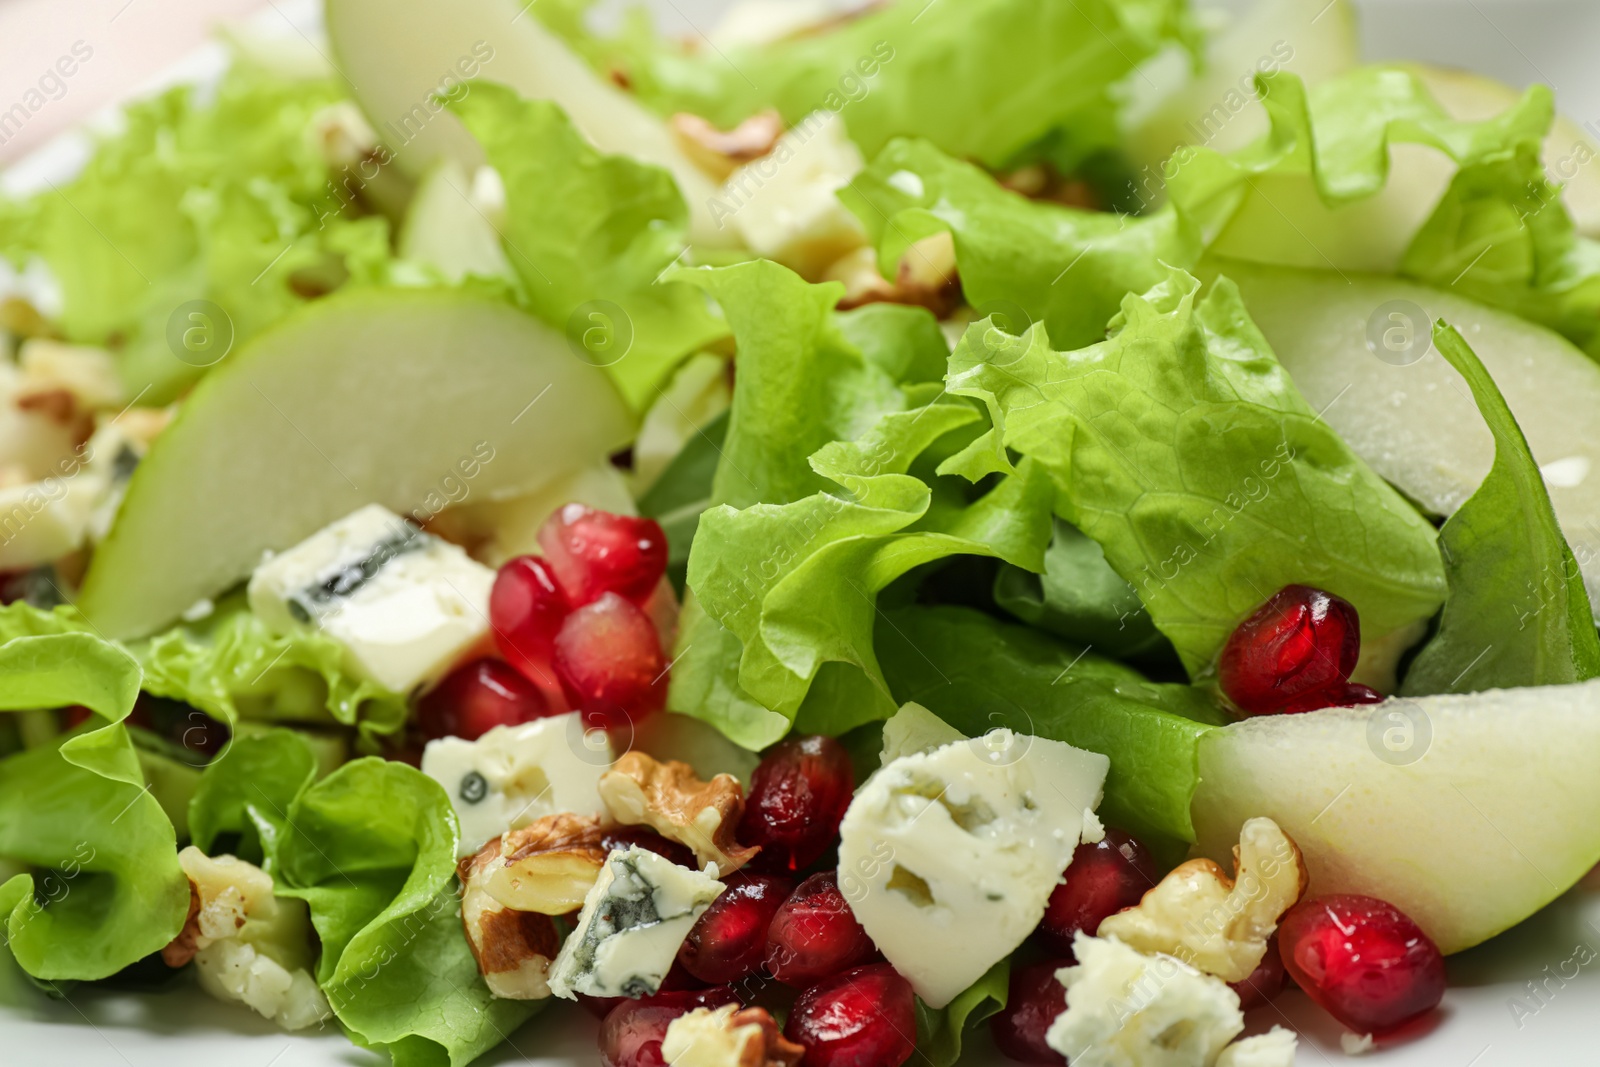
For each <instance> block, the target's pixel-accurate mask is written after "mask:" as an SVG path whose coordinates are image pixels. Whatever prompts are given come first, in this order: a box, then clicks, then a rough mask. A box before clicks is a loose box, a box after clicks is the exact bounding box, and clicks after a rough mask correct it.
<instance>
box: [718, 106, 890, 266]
mask: <svg viewBox="0 0 1600 1067" xmlns="http://www.w3.org/2000/svg"><path fill="white" fill-rule="evenodd" d="M864 165H865V164H864V163H863V161H862V158H861V151H860V149H858V148H856V146H855V144H854V143H852V142H851V140H850V138H849V137H848V136H846V134H845V129H844V122H843V120H841V119H840V118H839V116H838V115H837V114H834V113H832V112H828V111H817V112H814V113H812V114H810V115H807V116H806V117H805V118H803V119H801V120H800V121H799V122H797V123H795V125H794V127H793V128H792V129H790V130H789V131H788V132H787V133H785V134H784V135H783V136H782V137H780V138H779V139H778V143H777V144H776V145H775V146H774V147H773V149H772V151H771V152H770V153H768V154H767V155H765V156H762V157H761V158H760V159H757V160H753V161H751V162H749V163H746V164H745V165H744V166H742V167H740V168H739V169H738V170H736V171H734V172H733V173H732V174H731V175H729V177H728V180H727V182H726V184H724V185H723V187H722V189H721V191H720V192H718V194H717V195H716V196H715V197H713V198H712V200H711V204H710V209H711V216H712V219H713V220H714V221H715V222H716V223H717V225H718V226H719V227H726V226H730V225H731V226H732V227H733V228H734V229H735V230H737V231H738V232H739V235H740V236H741V237H742V238H743V239H744V242H745V244H746V245H748V246H749V247H750V250H751V251H752V252H755V253H756V254H758V255H761V256H764V257H766V258H767V259H774V260H777V261H778V262H779V263H782V264H783V265H784V266H786V267H790V268H792V269H794V270H795V271H797V272H799V273H800V274H802V275H804V276H805V277H807V278H816V277H819V276H820V275H821V273H822V271H823V269H824V268H825V267H827V266H828V264H830V263H832V262H833V261H834V260H836V259H838V258H839V257H840V256H843V255H845V254H847V253H849V252H851V251H853V250H855V249H857V248H859V247H861V246H862V245H864V244H866V241H867V234H866V230H864V229H863V228H862V226H861V221H860V220H859V219H857V218H856V217H855V215H854V214H853V213H851V211H850V209H849V208H847V207H845V206H844V204H843V203H842V202H840V200H839V198H838V197H837V196H836V195H835V194H836V193H837V192H838V191H839V190H840V189H842V188H843V187H844V186H846V185H848V184H849V183H850V180H851V179H852V178H854V177H855V176H856V174H857V173H859V172H860V171H861V169H862V167H863V166H864Z"/></svg>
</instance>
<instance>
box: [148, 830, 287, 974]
mask: <svg viewBox="0 0 1600 1067" xmlns="http://www.w3.org/2000/svg"><path fill="white" fill-rule="evenodd" d="M178 866H180V867H182V868H183V873H184V874H185V875H187V876H188V878H189V915H188V918H187V919H186V920H185V921H184V924H183V929H182V930H181V931H179V933H178V936H177V937H175V938H173V939H172V943H171V944H169V945H167V946H166V947H165V948H163V949H162V950H161V959H162V960H163V961H164V962H165V963H166V965H167V966H168V967H182V966H183V965H184V964H186V963H188V962H189V961H190V960H192V959H194V954H195V953H196V952H198V951H199V950H200V949H203V948H205V947H206V946H207V945H210V944H211V943H212V942H213V941H221V940H222V939H223V938H227V937H232V936H234V935H235V934H237V933H238V932H239V931H240V930H241V929H243V928H244V924H245V922H246V921H247V920H249V919H270V918H272V916H273V915H274V914H275V913H276V911H277V901H276V900H274V899H273V896H272V876H271V875H269V874H267V873H266V872H265V871H263V870H262V869H261V868H260V867H257V866H256V865H255V864H253V863H246V862H245V861H244V860H241V859H236V858H235V857H233V856H217V857H215V858H213V857H211V856H207V855H206V854H205V853H204V852H201V851H200V850H199V849H197V848H195V847H194V846H193V845H190V846H189V847H188V848H185V849H184V850H183V851H182V852H179V853H178Z"/></svg>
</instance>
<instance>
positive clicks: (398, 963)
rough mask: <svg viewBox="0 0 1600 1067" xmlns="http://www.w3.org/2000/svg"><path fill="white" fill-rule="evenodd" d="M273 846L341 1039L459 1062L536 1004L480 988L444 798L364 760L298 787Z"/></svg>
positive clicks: (413, 776)
mask: <svg viewBox="0 0 1600 1067" xmlns="http://www.w3.org/2000/svg"><path fill="white" fill-rule="evenodd" d="M285 825H286V830H285V832H284V833H283V835H282V836H281V838H280V839H279V841H278V844H277V871H278V875H279V880H280V888H279V892H280V893H281V894H283V895H284V896H292V897H298V898H300V899H302V900H304V901H306V903H307V904H308V905H309V906H310V908H311V921H312V924H313V925H314V926H315V927H316V931H317V934H318V936H319V937H320V938H321V941H322V956H321V958H320V959H319V960H318V962H317V974H316V977H317V981H318V983H319V984H320V985H321V987H322V990H323V992H324V993H326V994H327V997H328V1003H329V1004H330V1005H331V1006H332V1007H333V1010H334V1013H335V1014H336V1015H337V1016H338V1018H339V1021H340V1022H341V1023H343V1024H344V1026H345V1028H346V1029H347V1030H348V1031H349V1033H350V1034H351V1036H352V1038H353V1039H355V1040H356V1041H357V1042H358V1043H359V1044H361V1045H363V1046H365V1047H369V1048H380V1049H383V1050H385V1051H387V1052H388V1053H389V1054H390V1055H391V1056H392V1057H393V1059H394V1062H395V1064H396V1067H413V1065H416V1067H423V1065H427V1067H434V1065H440V1067H443V1065H448V1067H462V1065H464V1064H466V1063H469V1062H471V1061H472V1060H473V1059H475V1058H476V1057H477V1056H479V1055H481V1054H482V1053H483V1052H485V1051H487V1050H488V1049H490V1048H492V1047H493V1046H495V1045H497V1044H499V1043H500V1041H501V1040H503V1039H504V1038H505V1036H506V1035H507V1034H509V1033H510V1032H511V1030H513V1029H514V1028H515V1027H517V1026H518V1025H519V1024H520V1023H521V1022H522V1021H523V1020H524V1019H526V1018H528V1017H529V1016H530V1015H532V1014H533V1012H534V1011H535V1010H536V1008H537V1006H538V1005H537V1004H535V1003H531V1002H527V1001H516V1000H500V999H497V998H494V997H491V996H490V994H489V990H488V987H487V986H485V985H484V984H483V979H482V977H481V976H480V975H479V973H478V965H477V963H476V962H475V961H474V960H473V958H472V952H471V949H470V948H469V947H468V945H467V940H466V935H465V934H464V933H463V931H462V929H461V919H460V915H459V914H458V908H459V903H458V901H457V891H456V879H455V866H456V860H455V850H456V840H457V837H458V834H459V831H458V828H457V823H456V816H455V812H454V811H453V810H452V809H451V807H450V798H449V797H448V796H447V795H446V794H445V792H444V790H443V789H441V788H440V787H439V784H438V783H437V782H435V781H433V779H431V778H428V777H427V776H426V775H424V774H422V773H421V772H420V771H417V770H416V769H414V768H412V767H408V766H406V765H405V764H401V763H391V762H385V761H383V760H380V759H377V758H374V757H368V758H366V759H360V760H356V761H355V762H353V763H349V764H346V765H345V766H344V767H341V768H340V769H339V770H337V771H335V772H334V773H333V774H331V775H329V776H328V777H327V778H325V779H323V780H322V781H320V782H318V783H316V784H315V785H312V786H311V787H309V788H307V789H306V790H305V791H304V792H302V793H301V794H300V795H299V797H298V798H297V799H296V800H295V802H294V804H293V805H292V806H291V807H290V809H289V811H288V816H287V819H286V820H285Z"/></svg>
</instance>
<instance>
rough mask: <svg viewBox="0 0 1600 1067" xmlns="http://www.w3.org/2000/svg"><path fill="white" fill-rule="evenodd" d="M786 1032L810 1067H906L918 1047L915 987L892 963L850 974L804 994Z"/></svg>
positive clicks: (827, 981) (820, 983)
mask: <svg viewBox="0 0 1600 1067" xmlns="http://www.w3.org/2000/svg"><path fill="white" fill-rule="evenodd" d="M783 1033H784V1036H785V1037H787V1038H788V1039H789V1040H790V1041H793V1042H795V1043H797V1044H800V1045H804V1046H805V1050H806V1058H805V1064H804V1067H900V1064H902V1063H904V1062H906V1060H908V1059H910V1058H911V1053H912V1052H913V1051H914V1050H915V1048H916V1036H917V1013H916V1004H915V998H914V997H913V996H912V993H911V983H910V982H908V981H906V980H905V979H904V978H902V977H900V975H899V974H898V973H897V972H896V971H895V969H894V968H893V967H891V966H889V965H888V964H887V963H874V964H872V965H870V966H867V967H857V968H855V969H854V970H850V971H845V972H844V973H843V974H840V975H835V976H834V977H832V978H829V979H825V980H824V981H822V982H819V983H817V984H816V985H814V986H812V987H811V988H810V989H808V990H806V991H805V992H804V993H801V994H800V996H799V999H797V1000H796V1001H795V1002H794V1010H793V1011H791V1012H790V1013H789V1021H788V1023H787V1025H785V1026H784V1028H783Z"/></svg>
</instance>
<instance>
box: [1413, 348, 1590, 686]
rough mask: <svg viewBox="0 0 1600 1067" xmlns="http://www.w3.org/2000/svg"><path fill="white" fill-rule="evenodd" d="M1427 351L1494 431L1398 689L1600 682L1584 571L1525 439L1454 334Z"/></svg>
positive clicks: (1444, 536) (1445, 542)
mask: <svg viewBox="0 0 1600 1067" xmlns="http://www.w3.org/2000/svg"><path fill="white" fill-rule="evenodd" d="M1433 343H1434V347H1436V348H1437V349H1438V350H1439V354H1440V355H1441V356H1443V357H1444V358H1445V359H1446V360H1448V361H1449V363H1450V365H1451V366H1452V367H1454V368H1455V369H1456V370H1457V371H1459V372H1460V374H1461V376H1462V377H1463V378H1465V379H1466V380H1467V385H1468V386H1469V387H1470V388H1471V389H1472V396H1473V399H1474V400H1476V401H1477V404H1478V410H1479V411H1480V412H1482V414H1483V418H1484V421H1485V422H1487V423H1488V424H1489V429H1490V431H1491V432H1492V433H1493V434H1494V464H1493V466H1491V467H1490V469H1489V474H1488V476H1487V477H1485V478H1484V480H1483V484H1482V485H1480V486H1478V489H1477V491H1476V492H1474V493H1473V494H1472V496H1470V497H1468V498H1467V501H1466V503H1464V504H1462V505H1461V507H1460V508H1459V509H1457V510H1456V513H1455V514H1454V515H1452V516H1450V518H1449V519H1448V520H1447V521H1446V522H1445V524H1444V528H1443V529H1442V530H1440V532H1439V541H1440V545H1441V547H1442V548H1443V550H1444V557H1445V563H1446V567H1445V572H1446V575H1447V576H1448V578H1449V583H1450V593H1449V596H1448V597H1447V598H1446V600H1445V604H1444V615H1443V618H1442V619H1441V621H1440V624H1439V632H1438V633H1437V634H1436V635H1435V636H1434V638H1433V639H1432V640H1431V641H1429V642H1428V644H1427V645H1425V646H1424V647H1423V649H1422V651H1421V652H1420V653H1418V654H1417V658H1416V660H1415V661H1414V662H1413V663H1412V664H1411V669H1410V670H1409V671H1408V672H1407V674H1406V677H1405V684H1404V686H1403V687H1402V690H1401V691H1402V692H1403V693H1406V694H1408V695H1417V694H1426V693H1475V692H1479V691H1481V690H1484V689H1510V688H1514V687H1518V686H1531V685H1567V684H1570V683H1573V682H1581V681H1584V680H1586V679H1589V678H1593V677H1595V676H1597V675H1600V636H1597V635H1596V633H1595V624H1594V615H1593V613H1592V611H1591V609H1590V605H1589V594H1588V592H1587V591H1586V590H1585V589H1584V585H1583V574H1582V572H1581V571H1580V570H1579V569H1578V561H1577V559H1575V558H1574V557H1573V555H1572V549H1571V548H1569V547H1568V545H1567V541H1566V538H1564V537H1563V536H1562V535H1561V527H1560V526H1559V525H1558V524H1557V523H1556V517H1555V512H1554V511H1553V510H1552V508H1551V505H1550V494H1549V492H1548V491H1547V490H1546V489H1545V485H1544V478H1543V476H1542V475H1541V474H1540V473H1539V464H1538V462H1537V461H1536V460H1535V459H1534V458H1533V454H1532V453H1531V452H1530V451H1529V450H1528V441H1527V438H1525V437H1524V436H1523V435H1522V429H1521V427H1519V426H1518V425H1517V421H1516V418H1515V417H1514V416H1513V415H1512V414H1511V409H1510V408H1509V407H1507V406H1506V402H1505V398H1504V397H1502V396H1501V395H1500V390H1499V389H1498V388H1496V387H1495V384H1494V380H1493V379H1492V378H1490V377H1489V372H1488V371H1487V370H1485V369H1484V366H1483V364H1482V363H1481V362H1479V361H1478V357H1477V354H1476V353H1474V352H1473V351H1472V349H1471V348H1470V347H1469V346H1468V345H1467V343H1466V341H1464V340H1462V338H1461V335H1460V334H1459V333H1457V332H1456V331H1455V329H1454V328H1452V327H1450V326H1448V325H1446V324H1445V323H1443V322H1442V321H1441V322H1440V323H1438V324H1437V325H1435V327H1434V331H1433Z"/></svg>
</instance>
